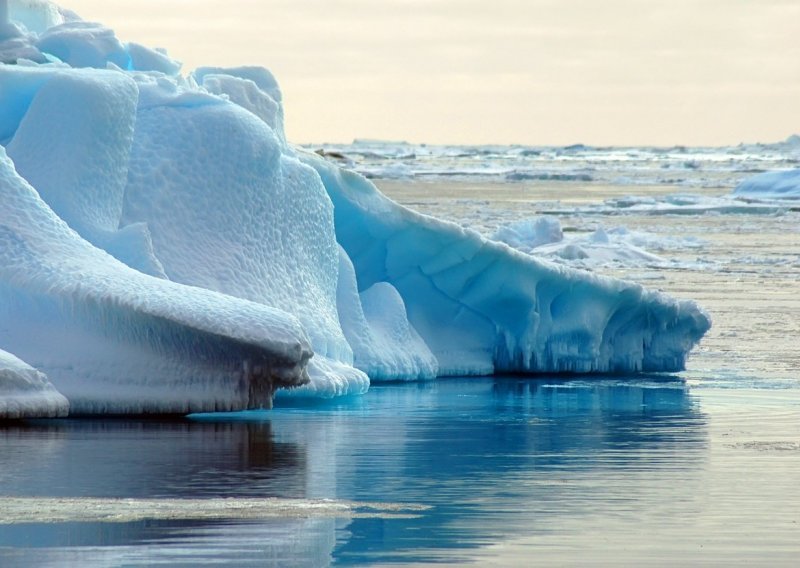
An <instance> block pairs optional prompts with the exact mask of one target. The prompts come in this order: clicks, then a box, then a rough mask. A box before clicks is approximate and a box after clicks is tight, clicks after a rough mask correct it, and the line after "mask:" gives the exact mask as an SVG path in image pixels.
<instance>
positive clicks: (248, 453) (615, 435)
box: [0, 377, 708, 566]
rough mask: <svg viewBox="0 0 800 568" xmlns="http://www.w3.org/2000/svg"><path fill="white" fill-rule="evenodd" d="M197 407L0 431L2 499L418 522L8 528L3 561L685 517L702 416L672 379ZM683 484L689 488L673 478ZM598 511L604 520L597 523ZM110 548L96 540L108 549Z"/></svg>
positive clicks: (197, 560) (279, 553) (353, 545)
mask: <svg viewBox="0 0 800 568" xmlns="http://www.w3.org/2000/svg"><path fill="white" fill-rule="evenodd" d="M281 405H282V406H279V407H277V408H275V409H274V410H272V411H269V412H254V413H240V414H236V415H214V416H206V417H201V418H198V419H195V420H194V421H178V422H157V421H142V420H138V421H130V420H125V421H122V420H120V421H114V420H104V421H91V422H90V421H42V422H31V423H27V424H23V425H7V426H4V427H2V428H0V483H2V488H3V489H2V493H3V494H6V495H34V496H94V497H149V498H181V497H185V498H205V497H208V498H210V497H272V496H275V497H291V498H298V499H304V498H331V499H343V500H348V501H378V502H394V503H417V504H424V505H430V506H431V507H432V508H431V509H430V510H427V511H423V512H421V513H420V514H419V515H418V516H416V517H411V518H384V517H380V516H378V517H376V518H343V519H340V520H338V521H337V520H334V519H320V518H317V519H314V518H311V519H285V520H284V519H278V520H275V519H271V520H264V521H258V522H250V521H248V522H243V521H236V520H234V519H232V520H230V521H226V522H219V521H203V522H198V521H191V522H189V521H158V522H154V521H143V522H135V523H117V524H113V523H105V524H102V523H61V524H55V525H43V524H39V525H10V526H3V527H0V564H3V565H6V564H4V562H3V561H4V558H5V559H9V558H11V554H12V553H10V552H9V553H8V554H7V552H8V551H10V550H12V549H10V548H4V547H23V548H22V549H17V550H13V558H14V559H16V560H18V561H20V562H26V563H28V564H31V563H33V564H37V565H48V564H52V565H65V564H70V563H75V562H79V563H111V564H115V563H124V564H130V565H137V564H152V563H157V562H168V563H170V564H175V563H180V562H186V561H187V559H188V561H189V562H190V563H191V564H192V565H197V564H202V563H204V562H217V561H221V560H227V561H232V562H233V563H234V564H237V565H244V564H248V563H251V562H252V563H253V564H256V565H267V566H286V565H295V566H311V565H324V564H327V563H329V562H337V563H341V564H359V563H386V562H392V561H402V562H419V561H429V560H436V561H442V560H447V561H452V562H458V561H459V560H461V559H468V558H470V555H471V552H470V551H475V550H478V549H481V548H482V547H484V546H486V545H490V544H497V543H501V542H503V541H504V540H505V539H514V538H518V537H522V536H524V537H526V538H530V537H533V538H534V539H535V537H536V535H546V534H548V533H552V532H554V531H558V530H559V527H561V526H564V525H567V524H574V523H575V521H576V519H582V521H581V523H580V524H581V526H583V527H586V526H589V527H591V526H592V525H593V523H595V522H598V523H599V522H601V521H602V519H601V518H600V517H602V516H608V515H612V516H614V517H616V518H629V519H632V520H633V521H635V520H636V518H637V515H640V514H642V513H641V511H643V510H647V511H649V513H648V514H650V515H652V514H653V512H654V511H655V513H656V514H663V515H665V516H666V517H669V516H670V515H672V516H673V517H675V518H677V517H678V516H679V515H677V513H676V511H678V510H680V512H681V514H682V515H683V514H685V513H686V512H687V510H688V511H689V512H690V511H691V508H692V507H693V506H694V505H693V504H692V503H691V502H687V501H686V496H691V495H698V494H702V488H698V487H693V485H698V484H702V483H703V482H704V478H703V475H702V474H700V473H699V472H702V471H703V467H704V465H703V463H704V460H705V459H706V458H705V457H704V456H706V455H707V453H708V450H707V447H706V446H707V437H708V434H707V424H706V419H705V416H704V415H703V413H702V412H701V411H700V409H699V408H698V405H697V404H696V403H695V401H694V400H693V397H692V396H691V395H690V394H689V392H688V390H687V388H686V386H685V384H684V383H683V382H682V381H681V380H678V379H674V378H670V377H666V378H662V377H656V378H644V379H643V378H641V377H640V378H637V379H623V378H620V379H599V380H591V381H589V380H580V381H579V380H564V379H563V378H549V379H535V380H534V379H526V378H513V377H510V378H488V379H487V378H469V379H442V380H437V381H433V382H428V383H419V384H394V385H384V386H377V387H374V388H373V389H372V390H371V391H370V392H369V393H368V394H367V395H366V396H364V397H360V398H353V399H336V400H332V401H316V402H310V401H305V402H304V401H288V400H284V401H282V402H281ZM677 487H682V488H683V490H680V491H678V490H676V488H677ZM595 517H597V519H595ZM99 545H103V546H102V547H101V548H97V547H98V546H99Z"/></svg>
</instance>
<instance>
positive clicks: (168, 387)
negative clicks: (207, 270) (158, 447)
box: [0, 149, 311, 414]
mask: <svg viewBox="0 0 800 568" xmlns="http://www.w3.org/2000/svg"><path fill="white" fill-rule="evenodd" d="M0 201H2V203H3V208H2V209H0V321H2V322H4V323H5V325H3V326H2V328H0V345H2V346H3V348H4V349H7V350H8V351H10V352H12V353H14V354H15V355H17V356H19V357H22V358H23V359H24V360H26V361H27V362H29V363H30V364H31V365H32V366H33V367H35V368H36V369H38V370H40V371H43V372H44V373H46V374H47V375H48V377H49V378H50V380H51V381H52V382H53V384H54V385H57V388H58V390H59V391H60V392H61V393H63V394H64V395H65V396H66V397H67V398H68V399H69V401H70V405H71V410H72V411H73V412H78V413H91V414H95V413H130V412H133V413H153V412H159V413H186V412H191V411H201V410H233V409H237V408H247V407H263V406H268V405H269V404H270V401H271V396H272V393H273V392H274V390H275V389H276V388H278V387H280V386H293V385H294V386H296V385H300V384H303V383H304V382H307V380H308V377H307V374H306V371H305V366H306V364H307V361H308V359H309V357H310V356H311V349H310V345H309V343H308V340H307V338H306V335H305V332H304V331H303V329H302V327H301V326H300V324H299V322H298V321H297V320H296V319H295V318H293V317H292V316H290V315H288V314H286V313H284V312H281V311H279V310H275V309H271V308H268V307H266V306H263V305H260V304H254V303H252V302H247V301H244V300H238V299H236V298H230V297H226V296H222V295H220V294H217V293H214V292H211V291H208V290H203V289H199V288H190V287H187V286H182V285H180V284H176V283H174V282H169V281H166V280H162V279H157V278H153V277H151V276H147V275H144V274H142V273H140V272H137V271H135V270H133V269H131V268H129V267H126V266H125V265H123V264H122V263H120V262H118V261H116V260H115V259H114V258H112V257H111V256H109V255H107V254H106V253H104V252H103V251H101V250H99V249H97V248H95V247H93V246H92V245H91V244H89V243H88V242H87V241H85V240H83V239H81V238H80V236H79V235H78V234H77V233H76V232H75V231H73V230H72V229H70V228H69V227H68V226H67V225H66V223H64V221H62V220H61V219H60V218H58V217H57V216H56V215H55V213H54V212H53V211H52V209H50V208H49V207H48V206H47V204H46V203H45V202H44V201H42V200H41V198H40V197H39V195H38V194H37V192H36V191H35V190H34V189H33V187H31V186H30V184H28V183H27V182H26V181H25V180H23V179H22V178H21V177H19V175H18V174H17V173H16V171H15V170H14V168H13V164H12V162H11V160H9V159H8V158H7V157H6V155H5V152H4V151H3V150H2V149H0Z"/></svg>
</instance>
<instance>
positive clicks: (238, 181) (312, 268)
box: [120, 74, 369, 395]
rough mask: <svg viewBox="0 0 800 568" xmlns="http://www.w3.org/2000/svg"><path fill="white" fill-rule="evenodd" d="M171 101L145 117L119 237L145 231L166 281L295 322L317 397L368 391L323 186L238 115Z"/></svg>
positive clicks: (228, 107)
mask: <svg viewBox="0 0 800 568" xmlns="http://www.w3.org/2000/svg"><path fill="white" fill-rule="evenodd" d="M214 77H222V76H221V75H219V74H216V75H214ZM230 78H231V79H233V77H230ZM253 85H255V84H253ZM140 89H143V90H148V91H151V90H161V91H163V90H164V89H165V87H164V84H163V81H162V82H161V83H158V84H140ZM167 94H168V93H163V94H162V95H161V96H157V95H153V94H152V93H150V94H148V95H147V96H146V100H147V101H148V104H147V105H146V106H140V107H139V109H138V113H137V118H136V129H135V134H134V138H133V146H132V150H131V155H130V161H129V165H128V170H127V171H128V182H127V187H126V189H125V199H124V207H123V212H122V217H121V221H120V226H121V227H123V228H124V227H128V226H135V225H139V226H142V225H145V226H146V227H147V228H148V234H149V235H150V236H151V239H152V241H151V242H152V246H153V251H154V254H155V256H156V258H157V259H158V260H159V262H160V264H161V266H163V269H164V272H165V274H166V276H167V277H168V278H169V279H170V280H174V281H176V282H182V283H184V284H191V285H193V286H199V287H201V288H207V289H211V290H216V291H219V292H222V293H224V294H228V295H231V296H236V297H239V298H245V299H247V300H252V301H254V302H259V303H262V304H265V305H268V306H272V307H275V308H279V309H281V310H284V311H287V312H289V313H292V314H294V315H295V316H297V317H298V319H299V320H300V322H301V323H302V324H303V326H304V328H305V329H306V330H307V332H308V334H309V336H310V337H311V343H312V345H313V348H314V353H315V356H314V359H313V360H312V361H311V368H310V370H309V372H310V376H311V379H312V384H311V385H310V386H309V388H310V389H313V390H314V392H315V393H319V394H322V393H327V394H329V395H337V394H345V393H359V392H363V391H364V390H366V388H367V386H368V384H369V381H368V378H367V376H366V375H365V374H364V373H362V372H361V371H358V370H357V369H355V368H353V367H352V364H353V352H352V349H351V347H350V345H349V344H348V342H347V340H346V339H345V336H344V334H343V332H342V329H341V325H340V324H339V316H338V308H337V304H336V298H337V295H336V288H337V281H338V266H339V249H338V245H337V243H336V236H335V233H334V226H333V206H332V204H331V202H330V200H329V199H328V196H327V194H326V192H325V188H324V187H323V186H322V183H321V182H320V179H319V176H318V175H317V174H316V172H314V170H313V169H311V168H310V167H308V166H306V165H304V164H302V163H300V161H299V160H297V158H295V157H294V156H293V154H292V152H291V151H290V150H288V149H286V148H285V147H284V145H283V143H282V142H281V137H279V136H278V135H277V134H276V132H275V130H274V129H273V128H271V127H270V126H269V125H268V124H267V123H266V122H265V121H264V120H262V119H261V118H260V117H258V116H257V115H255V114H253V113H251V112H249V111H248V110H245V109H244V108H242V107H241V106H239V105H236V104H233V103H231V102H229V101H227V100H224V99H220V98H214V99H211V100H205V99H204V100H201V101H199V102H200V104H198V100H195V99H191V98H189V99H187V98H185V97H184V98H183V99H180V98H179V99H170V98H169V97H168V96H167ZM154 101H162V102H158V103H156V102H154ZM326 359H328V361H326Z"/></svg>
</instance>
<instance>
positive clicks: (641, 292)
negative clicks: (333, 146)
mask: <svg viewBox="0 0 800 568" xmlns="http://www.w3.org/2000/svg"><path fill="white" fill-rule="evenodd" d="M303 159H304V161H305V162H306V163H308V164H311V165H313V166H314V167H315V168H316V169H317V171H318V172H319V173H320V176H321V177H322V180H323V182H324V184H325V187H326V188H327V190H328V193H329V195H330V196H331V199H332V200H333V203H334V208H335V212H336V235H337V238H338V239H339V242H340V243H341V245H342V247H343V248H344V249H345V251H346V252H347V253H348V256H349V257H350V259H351V260H352V262H353V265H354V267H355V271H356V276H357V281H358V285H359V289H360V290H362V291H364V290H367V289H369V288H370V287H371V286H373V285H375V284H377V283H379V282H388V283H389V284H391V285H392V286H393V287H394V288H395V289H396V290H397V291H398V292H399V294H400V296H401V297H402V299H403V302H404V303H405V306H406V309H407V311H408V319H409V321H410V322H411V324H412V325H413V327H414V329H415V330H416V331H417V332H418V333H419V334H420V336H421V337H422V339H423V340H424V341H425V343H426V344H427V345H428V347H429V348H430V350H431V351H432V353H433V354H434V356H435V357H436V359H437V360H438V363H439V374H440V375H470V374H471V375H477V374H490V373H494V372H499V371H519V372H552V371H555V372H622V371H666V370H673V371H674V370H680V369H682V368H683V367H684V364H685V361H686V355H687V353H688V351H689V350H690V349H691V348H692V346H693V345H694V344H695V343H696V342H697V341H699V339H700V338H701V337H702V336H703V334H704V333H705V332H706V331H707V330H708V329H709V327H710V318H709V317H708V315H707V314H706V313H705V312H703V311H702V310H701V309H700V308H699V307H698V306H697V305H696V304H695V303H694V302H691V301H682V300H675V299H672V298H670V297H668V296H666V295H664V294H661V293H659V292H654V291H650V290H645V289H644V288H642V287H641V286H639V285H637V284H633V283H629V282H624V281H620V280H614V279H610V278H605V277H602V276H598V275H594V274H589V273H586V272H582V271H578V270H573V269H569V268H566V267H562V266H555V265H552V264H550V263H546V262H542V261H538V260H536V259H533V258H531V257H529V256H527V255H523V254H521V253H519V252H517V251H514V250H512V249H510V248H509V247H507V246H506V245H504V244H501V243H496V242H493V241H489V240H486V239H484V238H482V237H481V236H480V235H479V234H478V233H476V232H474V231H471V230H468V229H464V228H462V227H459V226H457V225H454V224H452V223H448V222H445V221H440V220H438V219H434V218H432V217H428V216H425V215H421V214H418V213H415V212H413V211H411V210H409V209H406V208H404V207H402V206H400V205H398V204H396V203H394V202H392V201H391V200H390V199H388V198H387V197H385V196H384V195H382V194H381V193H380V192H379V191H378V190H377V189H376V188H375V186H374V185H372V184H371V183H370V182H369V181H368V180H367V179H365V178H364V177H362V176H360V175H358V174H356V173H353V172H349V171H347V170H341V169H339V168H337V167H336V166H334V165H333V164H331V163H329V162H327V161H325V160H324V159H323V158H321V157H320V156H318V155H316V154H310V153H309V154H304V155H303Z"/></svg>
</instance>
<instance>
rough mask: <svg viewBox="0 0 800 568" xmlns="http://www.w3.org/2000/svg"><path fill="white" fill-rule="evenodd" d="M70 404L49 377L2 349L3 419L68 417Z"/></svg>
mask: <svg viewBox="0 0 800 568" xmlns="http://www.w3.org/2000/svg"><path fill="white" fill-rule="evenodd" d="M68 411H69V403H68V402H67V399H66V398H64V395H62V394H61V393H59V392H58V391H57V390H56V389H55V388H54V387H53V385H52V384H51V383H50V381H48V380H47V377H46V376H45V375H44V374H42V373H40V372H39V371H37V370H36V369H34V368H33V367H31V366H30V365H28V364H27V363H25V362H23V361H21V360H19V359H18V358H16V357H14V356H13V355H11V354H10V353H7V352H5V351H3V350H1V349H0V420H2V419H9V418H47V417H54V416H66V415H67V412H68Z"/></svg>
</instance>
